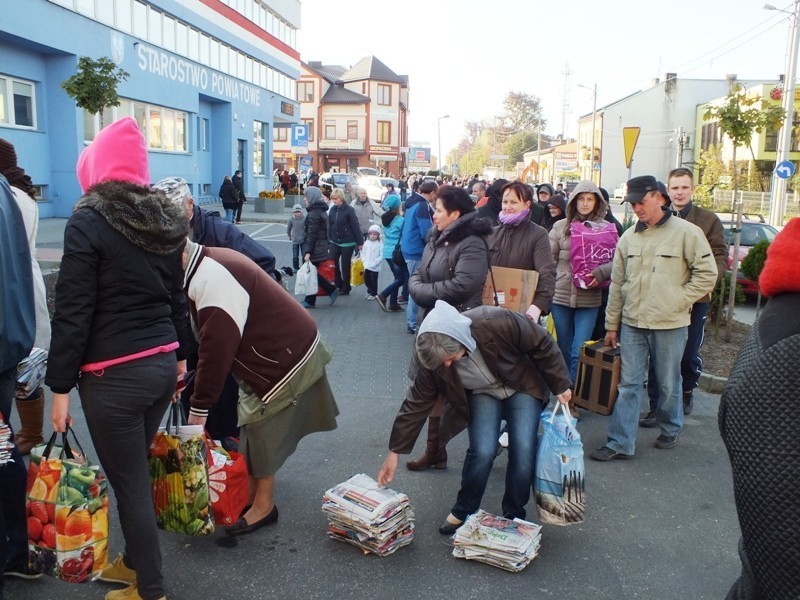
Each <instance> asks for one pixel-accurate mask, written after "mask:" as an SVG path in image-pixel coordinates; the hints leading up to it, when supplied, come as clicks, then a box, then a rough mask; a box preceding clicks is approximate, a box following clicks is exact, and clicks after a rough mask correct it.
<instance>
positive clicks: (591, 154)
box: [578, 0, 800, 183]
mask: <svg viewBox="0 0 800 600" xmlns="http://www.w3.org/2000/svg"><path fill="white" fill-rule="evenodd" d="M798 2H800V0H798ZM578 87H582V88H585V89H587V90H591V91H592V147H591V148H590V150H589V162H590V163H591V166H590V168H591V172H592V181H593V182H594V183H597V181H595V178H594V149H595V147H596V146H595V123H596V122H597V84H596V83H595V84H594V86H593V87H589V86H588V85H581V84H580V83H579V84H578ZM598 175H599V173H598Z"/></svg>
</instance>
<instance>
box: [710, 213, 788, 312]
mask: <svg viewBox="0 0 800 600" xmlns="http://www.w3.org/2000/svg"><path fill="white" fill-rule="evenodd" d="M728 219H730V215H728ZM734 225H735V223H734V222H733V221H731V220H727V221H726V220H723V221H722V232H723V235H724V236H725V243H726V244H728V272H730V270H731V268H732V267H733V241H734V240H733V229H734ZM777 233H778V230H777V229H775V228H774V227H773V226H772V225H768V224H767V223H762V222H760V221H757V220H754V219H748V220H743V221H742V234H741V237H740V239H739V264H740V265H741V263H742V261H743V260H744V257H745V256H747V254H748V253H749V252H750V249H751V248H752V247H753V246H755V245H756V244H757V243H758V242H760V241H762V240H766V241H768V242H770V243H772V240H774V239H775V236H776V235H777ZM736 282H737V283H738V284H739V285H740V286H742V291H743V292H744V293H745V295H747V296H755V295H757V294H758V282H756V281H753V280H752V279H748V278H747V277H745V276H744V275H743V274H742V272H741V270H739V271H737V273H736Z"/></svg>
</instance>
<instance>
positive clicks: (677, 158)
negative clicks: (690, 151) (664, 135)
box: [675, 127, 686, 169]
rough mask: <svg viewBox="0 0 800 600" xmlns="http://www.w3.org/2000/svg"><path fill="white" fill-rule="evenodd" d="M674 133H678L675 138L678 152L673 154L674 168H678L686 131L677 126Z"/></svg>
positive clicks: (681, 157) (680, 163)
mask: <svg viewBox="0 0 800 600" xmlns="http://www.w3.org/2000/svg"><path fill="white" fill-rule="evenodd" d="M675 133H677V134H678V137H677V138H676V142H677V145H678V152H677V154H676V156H675V168H676V169H679V168H680V166H681V165H682V164H683V147H684V146H685V145H686V132H685V131H684V130H683V127H678V128H677V129H676V130H675Z"/></svg>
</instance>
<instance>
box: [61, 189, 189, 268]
mask: <svg viewBox="0 0 800 600" xmlns="http://www.w3.org/2000/svg"><path fill="white" fill-rule="evenodd" d="M81 208H91V209H92V210H94V211H96V212H97V213H99V214H100V215H101V216H102V217H103V218H104V219H105V220H106V221H108V224H109V225H111V227H113V228H114V229H116V230H117V231H119V232H120V233H121V234H122V235H124V236H125V238H126V239H128V241H130V242H131V243H132V244H134V245H136V246H138V247H139V248H141V249H142V250H146V251H147V252H152V253H153V254H159V255H164V256H165V255H167V254H171V253H172V252H174V251H175V250H177V249H179V248H180V247H181V246H182V245H183V243H184V242H185V241H186V236H187V235H188V234H189V220H188V219H187V218H186V215H185V214H184V212H183V209H182V207H181V205H180V204H176V203H174V202H171V201H170V200H168V199H167V197H166V196H165V195H164V193H163V192H160V191H157V190H154V189H152V188H150V187H147V186H143V185H138V184H136V183H129V182H126V181H105V182H102V183H98V184H96V185H93V186H92V187H90V188H89V189H88V190H87V192H86V195H85V196H84V197H83V198H81V199H80V200H79V201H78V202H77V204H75V208H74V210H75V211H77V210H79V209H81Z"/></svg>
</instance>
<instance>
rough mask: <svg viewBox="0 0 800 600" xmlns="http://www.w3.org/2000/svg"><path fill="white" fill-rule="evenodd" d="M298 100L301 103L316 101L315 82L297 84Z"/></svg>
mask: <svg viewBox="0 0 800 600" xmlns="http://www.w3.org/2000/svg"><path fill="white" fill-rule="evenodd" d="M297 99H298V100H299V101H300V102H313V101H314V82H313V81H298V82H297Z"/></svg>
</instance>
